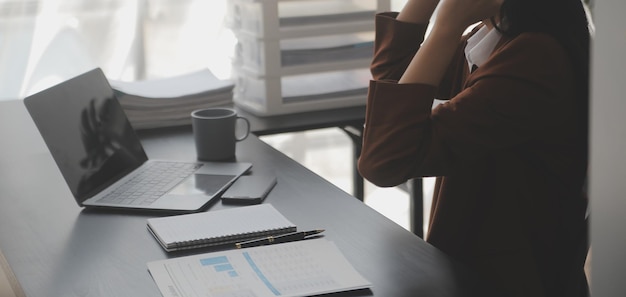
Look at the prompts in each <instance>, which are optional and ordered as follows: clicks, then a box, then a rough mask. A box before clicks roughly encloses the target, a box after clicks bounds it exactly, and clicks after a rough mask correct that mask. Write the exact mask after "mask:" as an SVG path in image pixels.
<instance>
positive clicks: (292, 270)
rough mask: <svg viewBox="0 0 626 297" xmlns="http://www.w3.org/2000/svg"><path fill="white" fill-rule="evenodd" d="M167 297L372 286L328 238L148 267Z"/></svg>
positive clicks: (240, 296) (259, 295)
mask: <svg viewBox="0 0 626 297" xmlns="http://www.w3.org/2000/svg"><path fill="white" fill-rule="evenodd" d="M148 270H149V271H150V273H151V275H152V278H153V279H154V281H155V282H156V284H157V286H158V287H159V290H160V291H161V294H163V296H164V297H174V296H176V297H199V296H209V297H210V296H214V297H253V296H254V297H264V296H284V297H289V296H308V295H318V294H324V293H331V292H339V291H346V290H355V289H362V288H367V287H369V286H370V285H371V284H370V283H369V282H368V281H367V280H366V279H365V278H363V277H362V276H361V275H360V274H359V273H358V272H357V271H356V270H355V269H354V268H353V267H352V265H350V263H349V262H348V261H347V260H346V259H345V258H344V256H343V255H342V254H341V252H340V251H339V249H338V248H337V247H336V246H335V244H334V243H332V242H331V241H328V240H326V239H323V238H321V239H313V240H302V241H296V242H291V243H282V244H274V245H267V246H260V247H253V248H247V249H240V250H228V251H223V252H215V253H207V254H201V255H194V256H187V257H181V258H174V259H168V260H161V261H154V262H150V263H148Z"/></svg>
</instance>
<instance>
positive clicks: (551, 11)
mask: <svg viewBox="0 0 626 297" xmlns="http://www.w3.org/2000/svg"><path fill="white" fill-rule="evenodd" d="M438 2H439V1H438V0H409V1H408V2H407V3H406V5H405V6H404V8H403V9H402V11H401V12H400V13H382V14H379V15H378V16H377V17H376V47H375V56H374V59H373V61H372V65H371V71H372V74H373V77H374V80H373V81H372V82H371V83H370V89H369V95H368V101H367V115H366V123H365V130H364V135H363V150H362V154H361V156H360V159H359V170H360V172H361V174H362V175H363V176H364V177H365V178H366V179H368V180H369V181H371V182H372V183H374V184H376V185H379V186H395V185H398V184H400V183H403V182H405V181H406V180H407V179H410V178H414V177H425V176H437V177H438V178H437V182H436V186H435V194H434V199H433V205H432V209H431V219H430V227H429V231H428V237H427V241H428V242H430V243H431V244H433V245H434V246H436V247H438V248H439V249H441V250H442V251H444V252H446V253H447V254H449V255H450V256H451V257H453V258H454V259H456V260H458V261H460V262H462V263H464V264H465V265H467V266H469V267H470V268H471V269H472V270H473V271H476V272H477V273H478V274H479V275H480V276H481V277H482V278H483V279H485V280H487V281H488V282H489V283H490V284H493V285H494V286H498V289H500V290H502V291H504V292H506V294H505V295H506V296H568V297H569V296H585V295H587V294H588V290H587V282H586V278H585V275H584V270H583V266H584V261H585V256H586V250H587V246H586V240H587V239H586V235H587V228H586V221H585V212H586V205H587V202H586V196H585V194H584V183H585V178H586V169H587V110H588V72H589V71H588V64H589V30H588V23H587V19H586V14H585V10H584V7H583V5H582V3H581V2H580V0H442V1H441V3H438ZM437 6H439V7H438V9H437V15H436V18H435V22H434V25H433V27H432V31H431V33H430V34H429V35H428V37H427V38H426V39H425V40H424V39H423V36H424V35H425V32H426V27H427V25H428V22H429V20H430V18H431V16H432V14H433V12H434V11H435V8H436V7H437ZM481 20H482V21H481ZM478 21H481V22H480V24H479V25H478V26H476V27H474V28H473V29H472V30H471V31H470V32H469V33H468V34H465V35H463V34H464V32H466V30H467V29H468V28H469V27H470V26H471V25H473V24H474V23H476V22H478ZM434 98H437V99H443V100H446V101H445V102H444V103H442V104H440V105H438V106H437V107H435V108H434V109H433V108H432V104H433V99H434ZM503 296H504V295H503Z"/></svg>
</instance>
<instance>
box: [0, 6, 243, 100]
mask: <svg viewBox="0 0 626 297" xmlns="http://www.w3.org/2000/svg"><path fill="white" fill-rule="evenodd" d="M226 1H227V0H2V1H0V100H2V99H21V98H23V97H25V96H27V95H29V94H32V93H34V92H37V91H39V90H41V89H44V88H47V87H49V86H51V85H53V84H56V83H58V82H61V81H63V80H66V79H68V78H71V77H73V76H75V75H78V74H80V73H82V72H85V71H87V70H90V69H92V68H95V67H100V68H102V69H103V71H104V72H105V73H106V75H107V76H108V77H109V78H112V79H117V80H129V81H131V80H140V79H147V78H157V77H166V76H171V75H177V74H181V73H184V72H188V71H193V70H197V69H199V68H202V67H211V68H212V70H213V68H217V69H216V70H214V71H215V72H217V74H218V75H221V76H227V75H228V71H229V70H228V69H227V68H228V66H229V65H230V63H228V59H227V58H228V53H229V51H230V49H231V47H232V44H233V43H234V39H233V37H232V36H231V35H230V34H229V31H228V30H227V29H226V28H224V26H223V19H224V13H225V3H226Z"/></svg>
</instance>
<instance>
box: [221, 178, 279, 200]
mask: <svg viewBox="0 0 626 297" xmlns="http://www.w3.org/2000/svg"><path fill="white" fill-rule="evenodd" d="M275 185H276V176H273V175H242V176H240V177H239V178H238V179H237V180H236V181H235V182H234V183H233V184H232V185H231V186H230V187H229V188H228V189H226V191H225V192H224V193H223V194H222V202H224V203H237V204H258V203H261V202H263V200H265V197H267V194H268V193H269V192H270V191H271V190H272V188H274V186H275Z"/></svg>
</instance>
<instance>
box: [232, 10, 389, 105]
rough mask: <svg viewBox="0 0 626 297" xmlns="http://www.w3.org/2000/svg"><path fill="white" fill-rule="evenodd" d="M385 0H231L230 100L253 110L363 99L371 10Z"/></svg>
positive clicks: (370, 46)
mask: <svg viewBox="0 0 626 297" xmlns="http://www.w3.org/2000/svg"><path fill="white" fill-rule="evenodd" d="M387 10H390V0H229V1H228V14H227V15H228V18H227V19H228V21H227V24H228V26H229V27H230V28H231V29H232V30H233V32H234V33H235V35H236V37H237V41H238V43H237V46H236V49H235V54H234V59H233V79H234V81H235V90H234V98H233V100H234V102H235V104H237V105H238V106H240V107H242V108H244V109H246V110H248V111H249V112H251V113H254V114H256V115H260V116H264V115H276V114H286V113H296V112H303V111H310V110H322V109H330V108H339V107H347V106H355V105H363V104H365V99H366V94H367V86H368V83H369V80H370V79H371V75H370V73H369V69H368V68H369V63H370V62H371V58H372V54H373V44H374V14H375V13H376V12H381V11H387Z"/></svg>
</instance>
